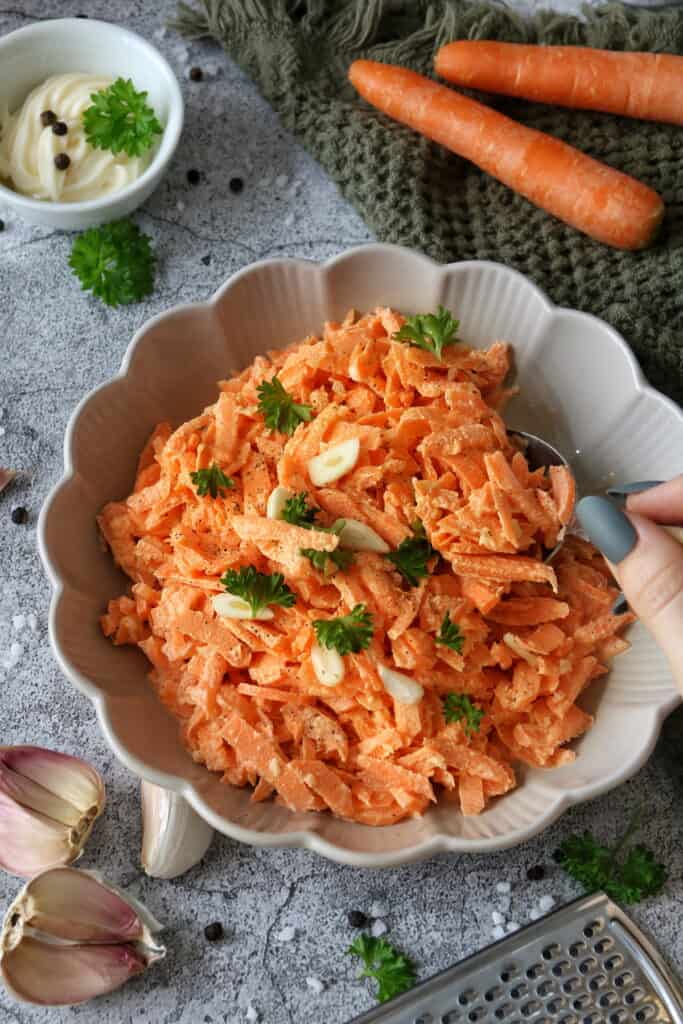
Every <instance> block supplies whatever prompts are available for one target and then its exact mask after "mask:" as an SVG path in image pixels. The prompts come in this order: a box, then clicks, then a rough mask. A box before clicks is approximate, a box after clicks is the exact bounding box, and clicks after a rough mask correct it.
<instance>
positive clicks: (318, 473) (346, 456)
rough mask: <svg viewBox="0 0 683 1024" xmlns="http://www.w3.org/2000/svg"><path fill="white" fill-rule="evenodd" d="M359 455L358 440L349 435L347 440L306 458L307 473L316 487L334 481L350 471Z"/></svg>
mask: <svg viewBox="0 0 683 1024" xmlns="http://www.w3.org/2000/svg"><path fill="white" fill-rule="evenodd" d="M359 455H360V441H359V440H358V438H357V437H350V438H349V439H348V441H342V442H341V444H335V445H332V447H331V448H326V449H325V451H323V452H321V453H320V455H314V456H313V458H312V459H309V460H308V466H307V468H308V475H309V477H310V478H311V482H312V483H313V484H314V485H315V486H316V487H324V486H325V484H331V483H334V481H335V480H339V478H340V477H342V476H344V475H345V474H346V473H350V472H351V470H352V469H353V467H354V466H355V465H356V463H357V462H358V456H359Z"/></svg>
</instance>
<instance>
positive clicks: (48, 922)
mask: <svg viewBox="0 0 683 1024" xmlns="http://www.w3.org/2000/svg"><path fill="white" fill-rule="evenodd" d="M160 930H161V925H160V924H159V922H158V921H156V920H155V919H154V917H152V915H151V914H150V913H149V911H147V910H146V908H144V907H143V906H142V905H141V904H139V903H138V902H137V901H133V902H131V901H130V900H129V899H127V898H126V897H125V896H124V895H123V894H121V893H120V892H118V890H117V889H116V888H115V887H114V886H111V885H109V884H108V883H106V882H103V881H102V880H100V879H99V878H98V877H97V876H96V875H94V874H91V873H90V872H88V871H79V870H78V869H77V868H68V867H61V868H51V869H50V870H49V871H44V872H43V873H42V874H40V875H37V876H36V878H33V879H32V880H31V881H30V882H28V883H27V884H26V885H25V886H24V888H23V889H22V890H21V892H20V893H19V895H18V896H17V898H16V899H15V900H14V903H12V905H11V906H10V908H9V910H8V911H7V914H6V916H5V920H4V923H3V927H2V932H1V933H0V975H1V976H2V979H3V981H4V982H5V985H6V986H7V988H8V989H9V991H10V992H11V994H12V995H13V996H14V997H15V998H17V999H20V1000H22V1001H23V1002H27V1003H37V1004H39V1005H41V1006H72V1005H74V1004H76V1003H83V1002H86V1000H88V999H92V998H93V997H94V996H99V995H104V994H105V993H107V992H112V991H113V990H114V989H116V988H118V987H119V986H120V985H123V983H124V982H125V981H127V980H128V979H129V978H132V977H134V976H135V975H136V974H141V973H142V972H143V971H144V970H146V969H147V967H149V966H150V965H151V964H153V963H154V962H155V961H156V960H159V959H161V957H163V956H164V955H165V952H166V950H165V949H164V947H163V946H159V945H158V944H157V943H156V941H155V939H154V934H155V933H156V932H158V931H160Z"/></svg>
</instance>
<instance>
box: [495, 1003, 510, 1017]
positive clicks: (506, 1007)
mask: <svg viewBox="0 0 683 1024" xmlns="http://www.w3.org/2000/svg"><path fill="white" fill-rule="evenodd" d="M513 1009H514V1007H513V1006H511V1004H510V1003H503V1005H502V1006H499V1007H498V1009H496V1010H494V1011H493V1012H494V1016H495V1017H496V1019H497V1020H505V1018H506V1017H507V1016H508V1015H509V1014H511V1013H512V1011H513Z"/></svg>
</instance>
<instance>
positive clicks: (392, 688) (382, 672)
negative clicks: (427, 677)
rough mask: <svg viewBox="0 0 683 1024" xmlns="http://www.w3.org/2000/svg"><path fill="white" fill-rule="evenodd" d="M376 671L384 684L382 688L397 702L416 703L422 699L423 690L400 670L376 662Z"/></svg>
mask: <svg viewBox="0 0 683 1024" xmlns="http://www.w3.org/2000/svg"><path fill="white" fill-rule="evenodd" d="M377 671H378V672H379V677H380V679H381V680H382V682H383V684H384V689H385V690H386V691H387V693H389V694H391V696H392V697H393V698H394V699H395V700H397V701H398V702H399V704H418V703H419V702H420V701H421V700H422V698H423V696H424V690H423V688H422V687H421V686H420V684H419V683H416V682H415V680H414V679H411V678H410V676H404V675H403V673H402V672H396V671H395V670H394V669H393V668H387V667H386V665H379V664H378V665H377Z"/></svg>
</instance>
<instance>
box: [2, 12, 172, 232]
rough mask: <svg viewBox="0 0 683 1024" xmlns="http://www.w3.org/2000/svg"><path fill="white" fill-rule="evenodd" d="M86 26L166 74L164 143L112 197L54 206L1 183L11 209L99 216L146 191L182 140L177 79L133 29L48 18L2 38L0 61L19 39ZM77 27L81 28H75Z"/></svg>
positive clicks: (96, 20) (157, 52)
mask: <svg viewBox="0 0 683 1024" xmlns="http://www.w3.org/2000/svg"><path fill="white" fill-rule="evenodd" d="M83 25H87V26H91V25H95V26H97V27H98V28H102V29H103V30H104V31H106V32H109V33H111V34H112V35H115V36H118V37H120V40H121V43H122V44H123V45H124V46H125V45H126V43H127V42H128V43H130V41H132V40H135V43H136V44H137V45H138V46H139V47H140V48H141V50H142V51H143V52H144V54H145V57H146V59H147V60H148V61H149V62H150V63H153V64H156V65H157V66H158V67H159V68H161V70H162V71H163V72H164V75H165V78H166V86H167V89H168V94H169V115H168V119H167V121H166V124H165V125H164V130H163V133H162V135H161V141H160V143H159V146H158V148H157V150H156V152H155V153H154V155H153V157H152V159H151V161H150V163H149V166H148V167H146V168H145V170H144V171H143V173H142V174H141V175H140V177H139V178H136V179H135V181H131V182H130V183H129V184H128V185H126V186H125V187H124V188H122V189H120V191H118V192H112V193H111V194H110V195H106V196H102V197H101V198H100V199H84V200H80V201H79V202H76V203H59V202H54V201H53V200H52V199H33V198H32V197H31V196H25V195H23V194H22V193H21V192H15V191H14V189H11V188H8V186H7V185H3V184H2V183H1V182H0V201H2V202H5V203H7V205H8V206H14V207H16V209H17V211H19V212H21V211H32V212H34V213H36V212H39V211H46V212H47V211H49V212H50V213H53V214H55V213H56V214H63V215H64V216H68V215H72V216H75V215H78V214H80V213H97V212H98V211H100V210H106V209H107V208H108V207H109V206H111V205H113V204H115V203H117V204H118V203H120V202H122V201H125V200H126V199H129V198H130V197H131V196H134V195H135V193H136V192H138V191H141V190H143V189H144V187H145V186H146V185H147V184H148V182H150V181H151V179H152V178H153V177H154V176H155V175H156V174H158V173H160V172H161V171H162V170H163V168H164V167H166V166H167V165H168V163H169V161H170V160H171V158H172V156H173V154H174V152H175V150H176V147H177V145H178V142H179V140H180V135H181V132H182V130H183V122H184V119H185V104H184V101H183V94H182V92H181V89H180V85H179V84H178V79H177V78H176V75H175V73H174V71H173V68H172V67H171V65H170V64H169V62H168V61H167V60H166V58H165V57H164V55H163V54H162V53H161V51H160V50H158V49H157V48H156V46H153V45H152V43H150V42H149V40H147V39H145V38H144V36H141V35H139V34H138V33H137V32H133V31H132V29H129V28H125V27H124V26H122V25H115V24H113V23H112V22H109V21H102V20H101V19H99V18H75V17H74V18H48V19H46V20H45V21H38V22H35V23H34V24H32V25H24V26H23V27H22V28H17V29H14V31H12V32H8V33H7V34H6V35H4V36H0V59H2V51H3V50H4V49H6V48H8V47H11V46H12V45H14V43H16V41H17V38H18V37H19V36H23V37H28V36H37V37H40V36H43V35H49V34H51V33H53V32H54V30H55V26H59V27H66V26H68V27H69V29H70V31H74V30H75V31H83V29H82V28H80V26H83ZM76 26H79V27H78V28H76Z"/></svg>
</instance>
